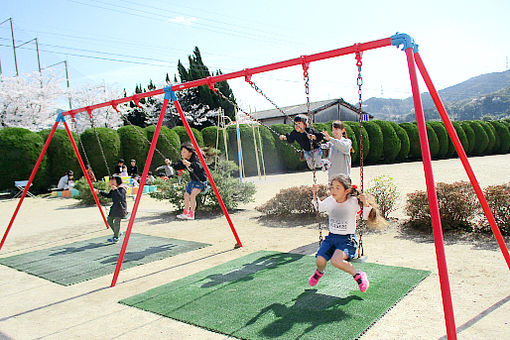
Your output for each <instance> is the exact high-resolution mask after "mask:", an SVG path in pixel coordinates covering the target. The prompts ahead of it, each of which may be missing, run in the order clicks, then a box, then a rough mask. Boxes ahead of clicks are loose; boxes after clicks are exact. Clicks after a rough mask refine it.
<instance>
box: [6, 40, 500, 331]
mask: <svg viewBox="0 0 510 340" xmlns="http://www.w3.org/2000/svg"><path fill="white" fill-rule="evenodd" d="M387 46H396V47H399V46H403V47H402V50H403V51H405V54H406V57H407V64H408V68H409V76H410V81H411V88H412V94H413V99H414V108H415V112H416V122H417V125H418V132H419V137H420V146H421V152H422V161H423V169H424V173H425V180H426V186H427V194H428V200H429V205H430V214H431V218H432V228H433V234H434V244H435V249H436V259H437V266H438V272H439V281H440V287H441V295H442V301H443V312H444V318H445V325H446V332H447V336H448V338H449V339H456V338H457V333H456V328H455V320H454V313H453V305H452V298H451V292H450V283H449V279H448V270H447V265H446V257H445V251H444V242H443V232H442V226H441V218H440V213H439V206H438V201H437V193H436V188H435V182H434V177H433V173H432V164H431V154H430V148H429V143H428V135H427V128H426V125H425V116H424V112H423V106H422V101H421V97H420V90H419V87H418V78H417V73H416V66H417V67H418V70H419V71H420V73H421V76H422V78H423V80H424V81H425V84H426V85H427V88H428V90H429V93H430V94H431V96H432V99H433V101H434V104H435V106H436V108H437V110H438V112H439V114H440V116H441V119H442V120H443V122H444V124H445V127H446V129H447V131H448V134H449V136H450V138H451V139H452V141H453V144H454V146H455V150H456V151H457V154H458V155H459V157H460V160H461V162H462V165H463V166H464V169H465V171H466V173H467V175H468V177H469V180H470V181H471V184H472V186H473V188H474V190H475V192H476V195H477V197H478V199H479V201H480V203H481V205H482V208H483V211H484V213H485V215H486V217H487V219H488V221H489V224H490V226H491V229H492V231H493V233H494V235H495V237H496V240H497V242H498V245H499V247H500V249H501V252H502V253H503V257H504V259H505V261H506V263H507V266H508V268H509V269H510V255H509V253H508V249H507V247H506V244H505V241H504V239H503V236H502V235H501V232H500V230H499V228H498V226H497V224H496V221H495V219H494V216H493V214H492V212H491V210H490V208H489V205H488V204H487V200H486V199H485V197H484V195H483V192H482V189H481V188H480V185H479V184H478V181H477V179H476V177H475V174H474V172H473V170H472V168H471V166H470V164H469V161H468V159H467V156H466V152H465V151H464V148H463V147H462V144H461V142H460V140H459V138H458V136H457V132H456V131H455V129H454V127H453V125H452V123H451V121H450V118H449V117H448V114H447V112H446V109H445V107H444V105H443V103H442V101H441V99H440V97H439V94H438V92H437V91H436V88H435V87H434V85H433V83H432V80H431V78H430V76H429V74H428V72H427V70H426V68H425V65H424V63H423V61H422V59H421V57H420V54H419V53H418V45H417V44H416V43H415V42H414V40H413V39H412V38H411V37H410V36H409V35H407V34H402V33H400V34H399V33H397V34H395V35H393V36H391V37H389V38H385V39H380V40H374V41H370V42H367V43H358V44H354V45H352V46H348V47H344V48H339V49H335V50H330V51H326V52H321V53H316V54H312V55H303V56H301V57H298V58H294V59H289V60H285V61H281V62H277V63H273V64H268V65H263V66H259V67H254V68H249V69H244V70H241V71H237V72H232V73H227V74H222V75H218V76H211V77H207V78H203V79H199V80H194V81H190V82H187V83H183V84H176V85H173V86H171V87H170V86H168V87H165V88H163V89H158V90H154V91H150V92H145V93H139V94H135V95H133V96H129V97H126V98H121V99H116V100H112V101H109V102H105V103H101V104H95V105H91V106H86V107H82V108H79V109H73V110H69V111H65V112H60V113H59V114H58V117H57V119H56V122H55V124H54V125H53V128H52V129H51V132H50V134H49V135H48V138H47V139H46V142H45V144H44V146H43V149H42V151H41V153H40V155H39V157H38V159H37V162H36V164H35V166H34V168H33V170H32V173H31V175H30V178H29V180H28V184H27V185H26V186H25V190H24V191H23V194H22V195H21V198H20V201H19V203H18V205H17V207H16V210H15V211H14V214H13V216H12V218H11V220H10V223H9V225H8V227H7V230H6V231H5V234H4V236H3V238H2V241H1V243H0V249H1V248H2V246H3V244H4V242H5V239H6V237H7V234H8V233H9V231H10V229H11V227H12V224H13V222H14V219H15V218H16V215H17V213H18V211H19V209H20V207H21V204H22V203H23V200H24V198H25V196H26V194H27V192H28V188H29V187H30V184H31V183H32V181H33V179H34V177H35V174H36V173H37V169H38V168H39V165H40V163H41V161H42V159H43V157H44V154H45V152H46V150H47V149H48V145H49V143H50V142H51V139H52V137H53V134H54V132H55V130H56V128H57V126H58V124H59V123H63V124H64V127H65V129H66V132H67V135H68V137H69V140H70V141H71V144H72V146H73V149H74V152H75V153H76V157H77V158H78V161H79V163H80V167H81V169H82V171H83V173H84V175H85V177H86V179H87V182H88V184H89V187H90V189H91V190H92V194H93V195H94V200H95V201H96V204H97V206H98V208H99V211H100V213H101V216H102V218H103V221H104V223H105V225H106V227H107V228H108V223H107V222H106V217H105V215H104V212H103V210H102V208H101V205H100V204H99V201H98V199H97V196H96V195H95V193H94V190H93V187H92V182H91V181H90V178H89V176H88V174H87V172H86V171H85V166H84V164H83V160H82V158H81V156H80V153H79V152H78V148H77V146H76V143H75V141H74V139H73V136H72V134H71V131H70V130H69V126H68V125H67V122H66V120H65V116H71V118H72V119H74V117H75V116H76V114H78V113H81V112H87V113H88V114H89V116H91V117H92V111H93V110H95V109H98V108H102V107H107V106H112V107H113V108H114V109H115V110H117V105H119V104H121V103H126V102H130V101H134V103H135V104H136V105H138V103H139V101H140V99H141V98H146V97H151V96H155V95H159V94H165V99H164V102H163V107H162V109H161V113H160V115H159V119H158V123H157V126H156V130H155V132H154V137H153V141H152V143H151V146H150V149H149V153H148V155H147V160H146V162H145V167H144V170H143V174H142V178H141V181H140V188H139V190H138V194H137V195H136V199H135V203H134V207H133V210H132V213H131V217H130V219H129V224H128V227H127V230H126V235H125V237H124V242H123V243H122V248H121V251H120V254H119V258H118V260H117V266H116V268H115V273H114V275H113V279H112V283H111V287H114V286H115V284H116V282H117V278H118V275H119V272H120V268H121V266H122V261H123V259H124V255H125V252H126V248H127V244H128V242H129V237H130V235H131V230H132V228H133V223H134V220H135V217H136V212H137V209H138V205H139V203H140V199H141V197H142V193H143V187H144V185H145V182H146V179H147V174H148V172H149V167H150V163H151V160H152V157H153V155H154V150H155V148H156V143H157V140H158V137H159V133H160V130H161V126H162V123H163V117H164V115H165V111H166V108H167V106H168V103H169V101H170V100H172V101H173V103H174V105H175V107H176V109H177V111H178V113H179V116H180V118H181V120H182V123H183V124H184V127H185V128H186V131H187V133H188V135H189V137H190V139H191V142H192V143H193V146H194V147H195V149H197V150H200V148H199V146H198V143H197V141H196V139H195V137H194V136H193V133H192V132H191V129H190V126H189V124H188V122H187V121H186V119H185V117H184V113H183V111H182V108H181V105H180V103H179V101H178V100H177V97H176V96H175V93H174V91H179V90H184V89H188V88H193V87H197V86H202V85H207V86H208V87H209V88H210V89H211V90H213V91H214V92H216V91H217V90H216V89H215V87H214V85H215V84H216V83H218V82H222V81H226V80H229V79H234V78H239V77H245V80H246V81H248V82H249V80H250V79H251V76H252V75H253V74H257V73H263V72H268V71H273V70H277V69H281V68H287V67H291V66H296V65H302V66H303V69H305V70H306V69H307V68H308V66H309V64H310V63H311V62H315V61H319V60H324V59H329V58H333V57H339V56H342V55H347V54H356V53H357V54H359V53H361V52H363V51H367V50H373V49H377V48H381V47H387ZM197 154H198V156H199V158H200V162H201V163H202V165H203V167H204V169H205V172H206V174H207V177H208V179H209V182H210V184H211V187H212V188H213V190H214V193H215V194H216V197H217V198H218V201H219V203H220V205H221V208H222V210H223V213H224V215H225V218H226V219H227V222H228V224H229V226H230V228H231V230H232V233H233V234H234V237H235V239H236V242H237V244H236V246H239V247H241V246H242V244H241V240H240V239H239V237H238V235H237V232H236V230H235V228H234V225H233V223H232V220H231V219H230V216H229V214H228V211H227V209H226V207H225V205H224V203H223V200H222V198H221V196H220V193H219V192H218V188H217V187H216V184H215V183H214V180H213V178H212V176H211V173H210V171H209V168H208V167H207V164H206V163H205V160H204V158H203V156H202V153H201V152H198V153H197Z"/></svg>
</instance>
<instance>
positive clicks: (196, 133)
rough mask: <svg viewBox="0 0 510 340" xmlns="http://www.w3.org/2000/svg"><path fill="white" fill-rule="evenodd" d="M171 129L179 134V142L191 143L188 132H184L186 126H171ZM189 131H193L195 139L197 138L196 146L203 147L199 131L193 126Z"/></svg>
mask: <svg viewBox="0 0 510 340" xmlns="http://www.w3.org/2000/svg"><path fill="white" fill-rule="evenodd" d="M172 131H174V132H175V133H177V135H178V136H179V139H180V141H181V144H182V143H185V142H190V143H191V141H190V139H189V136H188V132H186V128H185V127H184V126H182V125H179V126H175V127H174V128H172ZM191 132H193V135H194V136H195V139H196V140H197V143H198V146H200V147H201V148H203V147H204V145H205V144H204V138H203V137H202V134H201V133H200V131H198V130H197V129H195V128H191Z"/></svg>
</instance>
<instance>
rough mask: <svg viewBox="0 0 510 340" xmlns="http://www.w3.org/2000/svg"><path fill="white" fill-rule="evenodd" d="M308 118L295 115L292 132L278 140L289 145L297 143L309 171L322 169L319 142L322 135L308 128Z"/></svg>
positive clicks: (322, 137)
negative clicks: (284, 141)
mask: <svg viewBox="0 0 510 340" xmlns="http://www.w3.org/2000/svg"><path fill="white" fill-rule="evenodd" d="M308 125H309V124H308V117H307V116H305V115H302V114H301V115H297V116H296V117H295V118H294V130H292V131H291V132H290V133H287V134H285V135H280V140H286V141H287V143H289V144H291V143H293V142H294V141H296V142H298V144H299V146H301V149H303V157H304V159H305V161H306V164H307V165H308V168H309V169H310V170H314V168H315V169H320V168H322V165H323V164H322V161H321V156H322V150H321V147H320V146H321V141H322V140H323V139H324V135H323V134H322V133H320V132H319V131H317V130H315V129H314V128H312V127H309V126H308Z"/></svg>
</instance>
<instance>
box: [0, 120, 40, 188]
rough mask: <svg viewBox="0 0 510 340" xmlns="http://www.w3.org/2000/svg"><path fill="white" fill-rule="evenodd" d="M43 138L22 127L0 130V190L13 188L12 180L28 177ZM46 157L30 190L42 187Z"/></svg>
mask: <svg viewBox="0 0 510 340" xmlns="http://www.w3.org/2000/svg"><path fill="white" fill-rule="evenodd" d="M43 145H44V140H43V138H42V137H41V136H39V135H38V134H37V133H35V132H32V131H30V130H27V129H23V128H3V129H1V130H0V155H1V156H0V190H7V189H13V188H14V181H19V180H26V179H28V178H29V177H30V174H31V173H32V170H33V168H34V165H35V162H36V161H37V158H38V157H39V154H40V153H41V150H42V147H43ZM46 159H47V157H44V158H43V160H42V162H41V164H40V166H39V170H38V171H37V175H36V176H35V179H34V182H33V185H34V186H33V187H32V189H31V190H35V191H38V190H41V189H43V188H44V178H45V176H46V164H47V160H46Z"/></svg>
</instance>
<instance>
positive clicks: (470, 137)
mask: <svg viewBox="0 0 510 340" xmlns="http://www.w3.org/2000/svg"><path fill="white" fill-rule="evenodd" d="M460 124H461V126H462V129H463V130H464V132H465V133H466V138H467V141H468V147H467V148H466V153H467V154H468V155H472V154H473V150H474V148H475V131H474V130H473V128H472V127H471V124H469V122H467V121H463V122H460Z"/></svg>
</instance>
